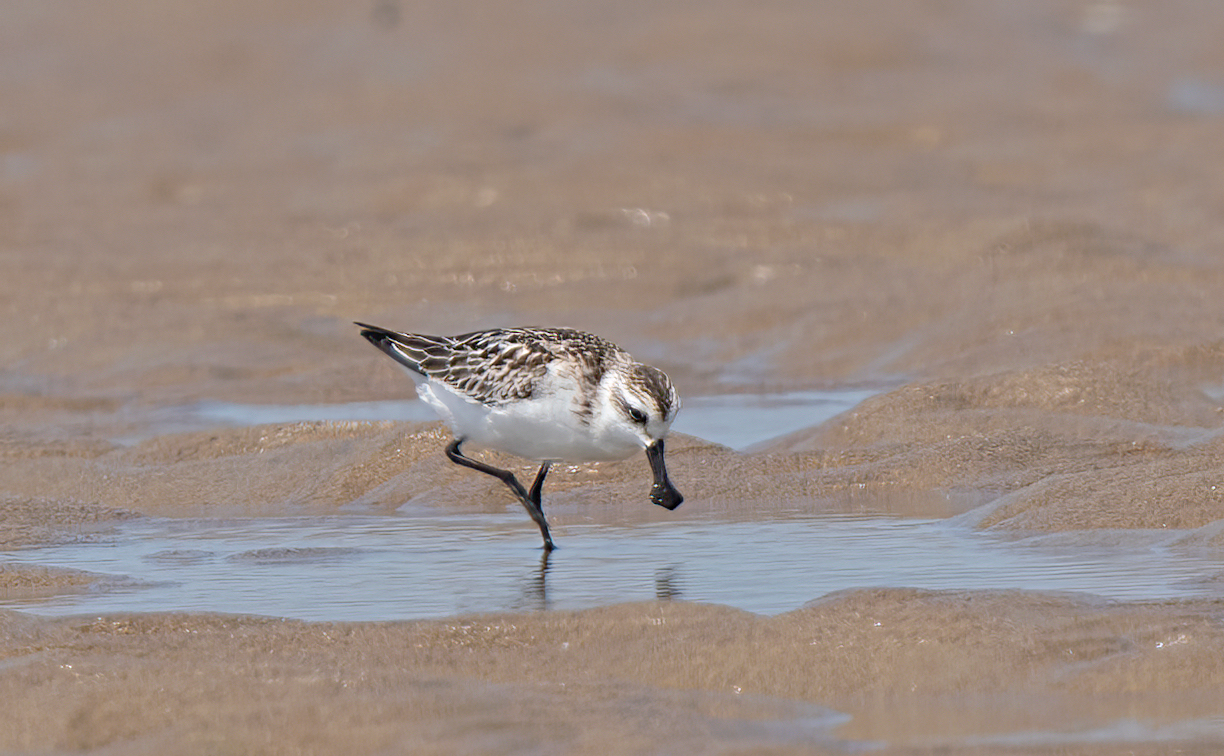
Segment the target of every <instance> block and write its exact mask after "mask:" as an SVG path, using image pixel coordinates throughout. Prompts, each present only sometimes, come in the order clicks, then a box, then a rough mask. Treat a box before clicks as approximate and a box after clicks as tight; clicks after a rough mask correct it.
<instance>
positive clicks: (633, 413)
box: [629, 407, 646, 425]
mask: <svg viewBox="0 0 1224 756" xmlns="http://www.w3.org/2000/svg"><path fill="white" fill-rule="evenodd" d="M629 419H630V420H632V421H633V422H635V423H637V424H638V425H645V424H646V413H645V412H643V411H641V410H640V409H638V408H637V407H630V408H629Z"/></svg>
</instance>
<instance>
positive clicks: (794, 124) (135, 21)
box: [0, 0, 1224, 754]
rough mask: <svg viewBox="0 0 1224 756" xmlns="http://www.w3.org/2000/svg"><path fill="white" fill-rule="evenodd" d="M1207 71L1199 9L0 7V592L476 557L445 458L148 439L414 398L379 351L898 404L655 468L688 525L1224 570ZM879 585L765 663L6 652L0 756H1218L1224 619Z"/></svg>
mask: <svg viewBox="0 0 1224 756" xmlns="http://www.w3.org/2000/svg"><path fill="white" fill-rule="evenodd" d="M1221 38H1224V11H1221V10H1220V9H1219V8H1218V7H1217V5H1216V4H1215V3H1212V2H1209V1H1208V0H1187V1H1185V2H1173V3H1165V4H1161V6H1160V7H1159V8H1156V7H1154V6H1153V7H1146V6H1143V5H1140V4H1132V3H1125V2H1107V1H1104V0H1102V1H1099V2H1084V3H1076V4H1067V3H1062V2H1053V0H1050V1H1049V2H1031V3H1024V4H1022V5H1014V6H1013V5H1007V4H990V3H951V4H949V3H931V2H917V1H915V2H899V3H889V4H887V5H884V4H880V5H878V6H871V5H868V6H862V5H846V6H844V7H843V6H837V5H824V4H822V5H813V4H811V3H807V2H778V3H772V4H768V5H765V6H751V7H749V6H747V5H737V4H714V5H711V4H709V3H680V4H676V3H672V4H669V5H667V6H661V7H655V6H646V5H642V6H625V5H623V4H619V5H614V4H596V3H584V4H579V5H572V6H571V5H553V4H549V3H544V2H536V3H526V4H522V3H520V4H516V5H515V6H513V9H511V7H510V6H505V7H504V8H503V6H501V5H497V4H492V3H489V4H469V5H464V6H462V7H451V6H447V5H438V6H430V5H422V4H417V5H409V4H398V3H396V2H394V0H388V1H385V2H384V1H383V0H380V1H379V2H377V3H367V4H351V3H350V4H343V3H327V2H315V3H300V2H299V3H286V2H282V1H281V0H267V1H266V2H257V3H226V2H220V1H219V0H216V1H213V2H204V3H196V4H192V5H190V6H182V5H180V4H164V3H154V2H149V1H147V0H117V1H116V2H112V3H107V4H105V5H98V4H87V3H79V4H71V5H48V4H46V3H36V2H32V1H25V0H21V1H19V2H11V3H7V4H5V5H4V6H3V7H2V8H0V102H4V103H6V107H5V108H4V113H3V115H2V116H0V262H2V265H0V270H3V272H4V275H3V276H0V306H2V307H3V308H4V313H5V315H6V317H3V318H0V355H2V356H3V362H2V363H0V364H2V365H3V367H0V431H2V432H0V463H2V465H0V548H3V549H13V548H19V547H24V546H29V545H35V544H39V543H47V542H53V541H56V540H61V539H71V538H79V537H82V535H83V534H84V535H87V534H89V533H94V532H105V531H106V529H107V528H109V527H113V526H114V525H116V524H121V523H122V522H125V521H127V520H130V519H132V518H136V517H148V516H166V517H229V516H252V517H265V516H290V515H297V514H334V513H341V512H392V511H394V510H396V509H397V508H398V507H400V506H401V505H403V504H404V503H405V502H406V501H409V500H411V501H412V502H413V506H419V507H429V508H434V509H437V510H439V511H451V512H457V513H458V512H485V511H487V512H501V511H505V510H506V508H507V502H506V501H505V497H504V492H502V491H499V489H498V488H497V486H496V485H495V484H494V483H493V482H491V481H488V480H482V479H480V478H479V477H478V476H473V475H471V474H468V472H467V471H463V470H459V469H456V468H454V467H453V466H451V465H449V464H448V463H447V462H446V461H445V459H444V458H443V457H442V455H441V454H440V446H441V445H442V443H443V442H444V439H445V438H446V435H445V432H444V431H443V430H442V429H441V428H440V427H439V426H438V425H436V424H433V423H410V422H313V423H311V422H303V423H284V424H276V425H261V426H253V427H222V426H218V427H216V428H209V429H206V430H198V429H197V430H188V431H181V432H180V431H177V430H174V429H166V428H163V427H161V426H159V425H158V424H157V423H156V422H154V418H156V417H158V413H159V412H161V411H163V410H165V409H166V408H174V407H182V406H186V405H190V404H192V403H194V402H199V401H204V400H218V401H231V402H248V403H272V404H299V403H307V404H309V403H339V402H356V401H375V400H385V399H389V398H404V397H409V396H411V388H410V386H409V384H408V381H407V380H406V379H405V378H404V376H403V375H402V374H400V373H398V372H397V371H395V370H394V369H393V368H392V366H390V365H389V364H387V362H386V360H385V358H384V357H382V356H381V355H379V354H378V353H377V352H375V351H374V350H372V349H370V348H369V346H368V345H367V344H365V343H363V342H362V340H361V339H360V338H358V337H357V335H356V332H355V329H354V328H353V327H352V326H351V321H352V320H357V319H359V320H363V321H369V322H374V323H379V324H383V325H386V326H389V327H402V328H405V329H413V330H420V331H426V332H441V333H457V332H461V331H465V330H471V329H473V328H478V327H482V326H491V325H505V324H566V325H571V326H576V327H580V328H585V329H588V330H592V331H596V332H598V333H601V334H603V335H606V336H608V337H609V338H612V339H613V340H615V341H617V342H618V343H620V344H622V345H623V346H625V347H627V348H628V349H630V351H632V352H633V353H634V354H635V355H637V356H638V357H640V358H642V359H644V360H646V361H649V362H652V363H654V364H657V365H658V366H659V367H661V368H663V369H664V370H666V371H667V372H668V373H669V374H670V375H671V376H672V377H673V379H674V381H675V382H676V384H677V385H678V387H679V389H680V391H681V393H682V395H684V396H709V395H715V394H722V393H751V394H763V393H773V392H786V391H796V390H808V389H819V388H833V387H842V388H845V387H862V388H871V389H876V390H879V391H880V393H878V394H877V395H876V396H874V397H872V398H870V399H867V400H866V401H865V402H864V403H863V404H861V405H860V406H858V407H856V408H855V409H854V410H851V411H849V412H847V413H845V414H843V415H841V416H839V417H837V418H834V419H833V420H831V421H829V422H827V423H824V424H822V425H820V426H818V427H814V428H810V429H805V430H802V431H799V432H796V433H791V434H788V435H786V436H785V437H782V438H779V439H777V440H775V441H774V442H772V443H769V444H766V445H763V446H761V447H758V448H754V450H753V451H752V452H751V453H742V452H737V451H733V450H731V449H728V448H726V447H722V446H718V445H716V444H711V443H708V442H705V441H702V440H700V439H695V438H691V437H683V436H682V437H678V438H676V439H675V440H674V441H673V442H672V443H671V444H670V445H669V456H670V466H671V468H672V471H673V476H674V477H675V479H676V481H677V484H678V485H680V486H681V488H682V489H683V490H684V492H685V494H686V495H687V497H688V500H687V501H686V503H685V504H684V511H685V516H689V513H690V512H693V513H696V514H697V515H701V514H703V513H704V514H710V515H711V516H713V515H724V514H726V515H728V516H736V517H753V516H764V514H765V513H768V512H770V511H772V510H775V509H777V508H781V507H785V508H787V509H788V510H791V511H810V512H832V511H839V512H887V513H890V514H893V515H898V516H923V517H948V516H954V515H955V516H962V517H964V518H966V520H967V521H968V522H970V523H971V524H972V525H973V526H974V527H980V528H997V529H1000V530H1002V531H1008V532H1029V531H1037V532H1050V533H1065V534H1068V538H1070V539H1071V542H1074V540H1075V539H1076V538H1079V539H1082V542H1083V543H1089V542H1092V539H1094V538H1100V537H1108V529H1118V528H1121V529H1175V530H1177V531H1179V532H1180V533H1182V534H1183V535H1184V538H1185V539H1186V540H1187V541H1188V542H1194V543H1196V544H1199V545H1201V546H1202V547H1203V548H1207V549H1220V548H1221V547H1224V535H1222V534H1221V533H1222V531H1221V528H1220V523H1221V522H1222V521H1224V472H1221V469H1222V467H1224V465H1222V463H1224V441H1222V440H1221V439H1222V435H1221V429H1222V428H1224V406H1222V405H1221V401H1222V400H1224V337H1222V336H1221V324H1224V297H1221V296H1220V292H1221V291H1224V257H1222V256H1221V252H1220V250H1221V249H1224V223H1221V221H1220V219H1221V218H1222V217H1224V182H1222V181H1221V180H1220V171H1219V166H1220V165H1224V140H1221V139H1220V138H1219V134H1220V133H1221V131H1220V129H1221V127H1222V126H1224V77H1222V76H1221V75H1220V73H1219V72H1220V71H1222V70H1224V48H1221V47H1220V46H1219V44H1218V41H1219V40H1220V39H1221ZM500 461H501V462H503V463H505V464H507V465H510V466H512V467H513V468H514V469H516V470H523V471H526V470H527V468H528V466H527V465H522V464H519V463H517V462H515V461H513V460H506V459H502V460H500ZM645 476H646V463H645V460H631V461H628V462H625V463H622V464H618V465H599V466H593V467H590V468H581V469H575V470H572V471H571V470H567V471H564V473H563V474H558V475H556V476H555V477H554V478H552V479H550V486H549V497H550V498H549V499H548V502H547V507H548V512H549V515H550V517H553V518H556V519H557V520H558V521H560V522H562V523H564V522H565V521H566V520H567V519H570V520H573V519H576V518H594V519H597V520H601V521H602V520H608V521H623V522H628V523H634V522H646V521H652V522H653V521H657V520H659V519H660V518H662V517H663V516H664V515H665V514H666V513H659V512H656V511H652V509H653V508H651V507H649V505H648V504H647V503H646V501H645V499H644V497H643V495H642V490H641V489H642V481H643V480H645V479H646V477H645ZM949 502H952V503H951V504H949ZM524 527H530V523H528V522H526V518H525V517H524ZM1102 534H1104V535H1103V536H1102ZM564 547H565V546H564V545H563V548H564ZM575 548H577V546H575ZM767 558H768V555H762V559H767ZM813 559H814V560H819V555H813ZM1135 569H1136V570H1142V569H1143V565H1142V562H1141V561H1139V560H1138V559H1137V563H1136V565H1135ZM88 581H89V577H88V576H87V575H82V573H80V572H77V571H73V570H71V569H69V568H64V569H58V570H57V569H53V568H45V569H34V568H28V567H18V566H14V565H0V590H3V591H6V592H8V593H9V594H10V595H12V594H15V593H23V592H24V593H29V594H35V593H38V592H46V591H55V590H81V589H82V588H83V587H85V586H87V584H88ZM897 585H898V587H896V588H889V589H875V588H864V589H862V590H857V591H851V592H848V593H844V594H839V595H834V596H828V597H820V596H817V595H813V596H812V598H813V599H818V600H817V601H816V602H815V603H814V604H812V605H810V606H808V607H805V608H802V609H799V610H796V611H793V612H788V613H786V614H783V615H779V616H774V617H762V616H756V615H751V614H746V613H743V612H740V611H736V610H733V609H730V608H727V607H720V606H711V605H700V604H692V603H686V602H683V601H680V602H665V601H660V602H655V603H649V604H622V605H615V606H609V607H603V608H598V609H592V610H587V611H581V612H545V613H530V614H498V615H489V616H478V617H459V618H454V619H451V620H446V621H421V622H392V623H302V622H297V621H288V620H276V619H267V618H248V617H231V616H219V615H197V614H175V613H163V614H151V615H140V616H120V615H115V616H104V617H78V618H69V619H47V618H42V617H39V616H38V615H36V614H33V613H28V612H7V611H6V612H0V690H2V691H3V696H2V697H3V700H5V701H6V716H5V717H3V718H0V750H6V751H20V752H29V753H43V752H50V751H67V750H98V751H107V752H123V753H143V752H148V753H165V752H167V751H173V752H216V751H233V752H269V753H326V752H334V751H337V750H341V749H343V750H345V751H346V752H349V753H354V754H356V753H376V752H385V751H404V752H414V753H455V752H464V753H518V752H522V753H540V752H558V753H601V754H604V753H640V752H662V753H676V752H711V751H717V750H721V751H722V752H727V753H737V752H743V753H749V752H751V753H759V752H770V753H812V752H826V751H833V752H836V751H840V750H845V749H846V748H850V747H857V745H861V744H862V743H863V742H868V743H873V744H877V745H879V746H880V748H881V749H882V750H883V752H940V753H947V752H954V753H997V752H1025V753H1028V752H1041V753H1061V754H1097V753H1101V754H1105V753H1116V752H1118V750H1119V749H1120V748H1123V747H1124V748H1125V750H1127V751H1128V752H1134V753H1152V754H1156V753H1168V752H1171V751H1174V750H1178V751H1180V752H1182V753H1213V752H1216V751H1218V750H1219V749H1220V748H1221V747H1224V729H1222V728H1221V726H1220V721H1221V717H1222V716H1224V661H1221V660H1224V629H1222V627H1221V624H1220V617H1221V616H1222V615H1224V600H1216V599H1210V598H1206V599H1201V600H1176V601H1175V600H1168V601H1157V602H1142V603H1114V602H1106V601H1103V600H1100V599H1096V598H1093V597H1090V596H1066V595H1060V596H1048V595H1040V594H1034V593H1028V592H1017V591H976V592H929V591H917V590H912V589H907V588H905V587H904V585H905V581H904V576H903V575H900V576H898V580H897ZM372 589H376V587H372Z"/></svg>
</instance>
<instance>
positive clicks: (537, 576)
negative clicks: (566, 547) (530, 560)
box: [523, 549, 552, 612]
mask: <svg viewBox="0 0 1224 756" xmlns="http://www.w3.org/2000/svg"><path fill="white" fill-rule="evenodd" d="M551 557H552V552H551V551H549V550H548V549H545V550H544V551H542V552H541V553H540V565H539V566H538V567H536V569H535V570H533V571H532V572H531V574H530V575H529V576H528V577H527V579H526V580H525V581H523V598H524V603H525V604H526V607H525V608H527V609H531V610H534V611H537V612H542V611H544V610H546V609H548V608H549V604H548V565H549V559H550V558H551Z"/></svg>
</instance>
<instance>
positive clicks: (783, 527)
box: [0, 510, 1220, 620]
mask: <svg viewBox="0 0 1224 756" xmlns="http://www.w3.org/2000/svg"><path fill="white" fill-rule="evenodd" d="M554 535H555V536H556V537H557V539H558V541H559V543H560V544H561V548H560V549H559V550H557V551H555V552H553V554H552V555H551V556H550V557H548V558H547V559H545V558H544V555H543V552H542V551H541V550H540V548H539V534H538V533H537V532H536V530H535V528H534V527H533V526H532V525H531V523H530V522H528V521H527V520H526V517H525V516H524V515H523V513H522V512H519V511H517V510H514V511H508V512H507V513H505V514H474V513H473V514H462V515H446V516H440V515H438V516H435V515H425V516H421V515H390V516H333V517H303V518H251V519H234V520H170V519H146V520H139V521H133V522H130V523H126V524H124V525H122V526H120V527H119V528H118V529H117V530H116V531H115V532H114V533H112V534H110V535H107V536H106V537H105V538H102V539H101V540H97V541H95V542H82V543H76V544H68V545H59V546H48V547H43V548H32V549H26V550H20V551H14V552H9V553H6V554H5V553H0V558H3V559H6V560H10V561H15V562H23V563H34V564H43V565H57V566H62V567H72V568H76V569H81V570H88V571H91V572H97V573H103V574H106V575H108V576H111V578H110V579H108V580H104V581H102V582H101V583H100V584H98V585H97V586H95V587H94V588H92V589H90V590H88V591H85V592H82V593H72V594H66V595H60V596H54V597H46V598H38V599H25V600H21V601H0V607H6V608H16V609H23V610H27V611H34V612H36V613H42V614H77V613H109V612H124V611H137V612H141V611H215V612H231V613H242V614H259V615H270V616H278V617H294V618H299V619H307V620H390V619H416V618H431V617H445V616H450V615H455V614H461V613H470V612H500V611H520V610H540V609H584V608H589V607H595V606H601V605H608V604H615V603H620V602H625V601H637V600H652V599H673V600H686V601H700V602H712V603H718V604H725V605H729V606H733V607H738V608H740V609H744V610H746V611H750V612H756V613H761V614H777V613H780V612H785V611H789V610H792V609H796V608H799V607H801V606H802V605H803V604H805V603H806V602H808V601H810V600H812V599H816V598H819V597H821V596H823V595H826V594H828V593H831V592H833V591H840V590H846V589H853V588H867V587H912V588H927V589H1026V590H1037V591H1083V592H1088V593H1093V594H1097V595H1100V596H1105V597H1108V598H1114V599H1155V598H1171V597H1191V596H1205V595H1211V594H1210V592H1211V591H1212V590H1216V591H1218V590H1219V584H1218V583H1217V584H1216V587H1215V588H1212V587H1211V585H1210V580H1211V578H1212V577H1214V576H1216V575H1218V573H1219V571H1220V568H1219V562H1218V561H1217V560H1216V559H1215V558H1214V557H1213V555H1212V554H1205V553H1201V552H1195V551H1193V550H1190V549H1189V548H1181V547H1177V546H1175V545H1173V543H1172V541H1171V536H1170V535H1169V534H1168V533H1161V534H1150V533H1139V534H1124V533H1120V534H1119V535H1118V538H1117V539H1114V540H1113V541H1111V542H1109V543H1107V544H1104V545H1093V544H1091V543H1087V544H1079V545H1074V546H1072V545H1068V544H1067V543H1065V542H1064V541H1063V540H1060V539H1054V540H1053V541H1051V540H1050V539H1048V538H1044V537H1043V538H1028V539H1025V538H1015V537H1009V536H1004V535H999V534H992V533H988V532H981V531H976V530H972V529H970V528H967V527H965V526H963V525H959V524H957V523H955V522H952V521H948V520H916V519H902V518H895V517H884V516H845V515H825V516H804V517H783V518H775V519H768V520H757V521H727V520H719V519H695V520H694V519H688V520H680V521H675V522H665V523H652V524H643V525H634V526H615V527H613V526H601V525H587V524H581V525H569V526H559V527H556V528H555V529H554Z"/></svg>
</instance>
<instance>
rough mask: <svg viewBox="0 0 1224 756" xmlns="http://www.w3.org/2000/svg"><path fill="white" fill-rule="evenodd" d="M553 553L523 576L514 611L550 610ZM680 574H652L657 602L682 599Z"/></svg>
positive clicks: (670, 570) (674, 569) (667, 570)
mask: <svg viewBox="0 0 1224 756" xmlns="http://www.w3.org/2000/svg"><path fill="white" fill-rule="evenodd" d="M554 554H556V552H555V551H543V552H541V554H540V563H539V564H538V565H537V566H536V567H535V568H534V569H532V570H531V571H530V572H528V573H526V574H525V575H524V578H523V580H522V583H521V586H522V587H521V589H520V590H521V592H520V599H519V600H518V601H517V602H515V608H516V609H525V610H528V611H536V612H542V611H546V610H548V609H551V608H552V602H551V601H550V600H549V598H548V571H549V569H550V568H551V566H552V561H551V560H554V559H557V558H558V557H556V556H554ZM681 577H682V575H681V572H680V569H679V567H678V566H677V565H674V564H672V565H668V566H666V567H660V568H658V569H657V570H655V573H654V595H655V599H657V600H659V601H678V600H680V599H682V598H683V597H684V590H683V587H682V586H681Z"/></svg>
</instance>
